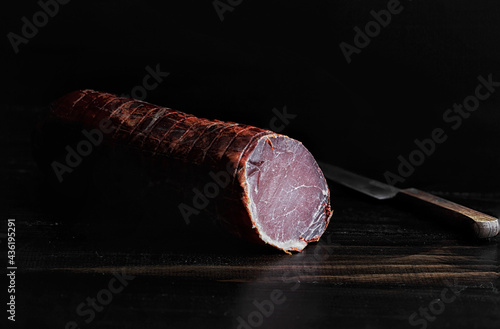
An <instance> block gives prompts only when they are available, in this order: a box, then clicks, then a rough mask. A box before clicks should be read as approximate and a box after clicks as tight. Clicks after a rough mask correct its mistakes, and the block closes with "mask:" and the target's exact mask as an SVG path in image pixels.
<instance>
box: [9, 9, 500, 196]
mask: <svg viewBox="0 0 500 329" xmlns="http://www.w3.org/2000/svg"><path fill="white" fill-rule="evenodd" d="M6 6H7V7H6V8H8V9H6V10H3V11H2V25H3V26H4V29H5V30H4V31H7V32H14V33H18V34H20V31H21V27H22V22H21V17H23V16H26V17H28V18H29V19H30V20H31V17H32V15H33V14H34V13H35V12H36V11H38V10H39V6H38V5H37V4H36V2H35V1H23V2H15V3H9V4H8V5H6ZM401 6H403V10H402V12H401V13H400V14H397V15H393V17H392V20H391V22H390V24H389V26H388V27H386V28H383V29H382V30H381V32H380V34H379V35H378V36H376V37H374V38H373V40H372V41H371V42H370V44H369V45H368V46H367V47H366V48H364V49H362V50H361V53H360V54H359V55H357V54H354V55H353V56H352V62H351V63H350V64H348V63H347V61H346V60H345V58H344V56H343V54H342V52H341V50H340V47H339V44H340V42H342V41H344V42H347V43H349V44H353V38H354V35H355V32H354V30H353V28H354V27H355V26H359V27H360V28H364V26H365V24H366V23H367V22H369V21H370V20H373V18H372V16H371V15H370V11H371V10H375V11H379V10H382V9H385V8H386V7H387V1H335V2H333V1H315V2H312V3H305V2H302V1H266V2H256V1H242V2H241V4H239V5H237V6H236V7H234V10H233V11H232V12H231V11H226V12H225V13H224V21H222V22H221V20H220V19H219V17H218V15H217V12H216V10H215V9H214V6H213V4H212V2H210V1H204V2H201V1H200V2H194V3H193V2H191V1H164V2H162V4H161V5H159V4H158V3H155V2H151V1H96V2H94V1H86V2H85V3H81V2H78V1H71V2H69V3H68V4H67V5H63V6H61V7H60V8H59V13H58V14H57V15H56V16H55V17H54V18H51V19H50V20H49V23H48V24H47V25H46V26H45V27H42V28H40V29H39V33H38V34H37V35H36V36H35V37H34V38H32V39H31V40H30V41H29V43H28V44H26V45H25V44H22V45H20V51H19V53H18V54H17V55H15V54H14V52H13V50H12V47H11V46H10V44H9V41H8V39H7V38H6V37H4V42H2V70H3V72H4V74H2V75H3V81H4V82H5V84H4V87H3V88H2V93H5V96H4V97H2V103H4V105H3V106H4V107H6V110H5V111H6V112H12V115H20V112H23V114H24V115H26V116H29V113H28V112H29V111H30V110H32V109H34V108H36V107H40V106H44V105H47V104H48V103H49V102H51V101H52V100H54V99H56V98H58V97H60V96H62V95H64V94H65V93H67V92H70V91H73V90H76V89H85V88H90V89H95V90H102V91H107V92H112V93H117V94H121V93H128V94H130V91H131V89H132V87H134V86H136V85H138V84H141V82H142V77H143V76H144V75H145V74H146V72H145V70H144V68H145V67H146V66H147V65H149V66H151V67H155V65H156V64H159V65H160V68H161V70H162V71H167V72H170V76H169V77H168V78H166V79H165V80H164V81H163V82H162V83H161V84H160V86H159V87H158V88H156V89H155V90H153V91H151V92H149V93H148V95H147V99H146V100H147V101H150V102H152V103H155V104H160V105H164V106H169V107H172V108H175V109H178V110H181V111H184V112H188V113H193V114H196V115H198V116H202V117H208V118H218V119H222V120H231V121H237V122H242V123H247V124H252V125H257V126H261V127H264V126H268V125H269V121H270V119H271V118H272V117H273V116H274V114H273V112H272V109H273V108H274V107H276V108H278V109H280V110H281V109H282V107H283V106H287V109H288V112H289V113H293V114H297V117H296V119H295V120H292V122H291V123H290V124H289V125H288V126H287V127H286V129H285V130H284V131H283V133H285V134H288V135H290V136H291V137H294V138H296V139H299V140H301V141H303V142H304V143H305V145H306V146H307V147H308V148H309V149H310V150H311V151H312V152H313V154H314V155H315V156H316V157H317V158H319V159H323V160H327V161H329V162H332V163H336V164H338V165H342V166H345V167H347V168H351V169H352V170H356V171H358V172H361V173H365V174H367V175H370V176H372V177H374V178H378V179H383V173H384V172H385V171H386V170H389V171H392V172H394V173H396V172H397V165H398V163H399V161H398V160H397V157H398V155H403V156H404V157H406V158H407V156H408V154H409V153H410V152H411V151H412V150H413V149H415V145H414V144H413V140H414V139H415V138H419V139H423V138H427V137H429V136H430V134H431V131H432V130H433V129H434V128H436V127H443V128H444V129H445V130H446V131H447V133H448V135H449V138H448V140H447V141H446V142H445V143H444V144H442V145H440V146H439V147H438V148H437V150H436V152H435V153H434V154H433V155H432V156H430V157H428V158H427V159H426V161H425V162H424V164H423V165H422V166H420V167H418V168H416V170H415V173H414V175H412V176H411V177H410V178H409V179H408V180H407V181H406V182H405V184H403V185H402V186H417V187H422V188H425V187H428V186H434V185H435V184H445V185H446V186H448V187H450V188H455V189H460V190H464V191H479V190H484V189H490V190H491V189H495V188H497V187H498V182H499V178H500V176H499V175H500V174H499V172H500V171H499V170H497V168H498V167H499V161H500V156H498V155H497V150H498V148H497V147H496V146H497V139H498V136H499V132H498V129H496V123H497V122H498V120H499V118H500V112H499V111H498V104H499V96H498V95H497V94H496V93H494V94H493V95H492V97H490V98H489V99H488V100H487V101H484V102H481V104H480V107H479V109H478V110H477V111H476V112H474V113H473V115H472V116H471V117H470V118H469V119H467V120H465V121H464V122H463V124H462V126H461V127H460V128H459V129H458V130H457V131H451V129H449V124H445V123H443V120H442V114H443V113H444V112H445V111H446V109H448V108H451V107H452V105H453V103H456V102H460V103H461V102H462V101H463V99H464V97H466V96H468V95H471V94H473V92H474V89H475V86H476V85H477V83H478V81H477V76H479V75H483V76H484V77H486V76H487V75H488V74H490V73H492V74H493V80H495V79H496V81H497V80H500V72H499V67H500V66H499V62H498V56H499V55H500V43H499V42H498V39H499V37H500V32H499V31H500V28H499V27H500V23H498V19H497V14H498V9H499V6H498V5H497V4H496V2H495V1H480V2H467V1H413V2H410V1H403V2H401ZM7 32H4V33H3V35H6V33H7ZM26 111H28V112H26ZM13 137H14V136H7V137H6V138H7V139H13ZM4 141H5V139H4ZM440 187H441V188H443V186H440Z"/></svg>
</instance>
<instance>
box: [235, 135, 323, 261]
mask: <svg viewBox="0 0 500 329" xmlns="http://www.w3.org/2000/svg"><path fill="white" fill-rule="evenodd" d="M249 153H250V154H249V156H248V158H247V160H246V163H245V164H244V166H242V167H243V170H242V172H241V173H240V175H239V180H240V184H241V186H242V187H243V189H244V193H245V197H244V198H243V199H244V200H245V201H246V204H245V206H246V211H247V212H248V214H249V217H250V220H251V222H252V228H253V229H254V231H255V232H256V233H257V234H258V236H259V238H260V239H261V240H262V241H263V242H264V243H266V244H269V245H272V246H274V247H276V248H278V249H281V250H284V251H302V250H303V249H304V248H305V247H306V246H307V243H308V242H311V241H317V240H319V238H320V237H321V235H322V234H323V232H324V231H325V229H326V227H327V226H328V223H329V221H330V218H331V215H332V211H331V208H330V192H329V189H328V185H327V182H326V180H325V178H324V176H323V173H322V172H321V170H320V168H319V166H318V164H317V163H316V161H315V160H314V157H313V156H312V155H311V153H310V152H309V151H308V150H307V149H306V148H305V147H304V145H303V144H302V143H300V142H299V141H297V140H294V139H292V138H289V137H287V136H284V135H279V134H269V135H265V136H261V137H260V138H259V139H258V140H257V141H256V142H255V146H254V148H253V149H252V150H251V152H249Z"/></svg>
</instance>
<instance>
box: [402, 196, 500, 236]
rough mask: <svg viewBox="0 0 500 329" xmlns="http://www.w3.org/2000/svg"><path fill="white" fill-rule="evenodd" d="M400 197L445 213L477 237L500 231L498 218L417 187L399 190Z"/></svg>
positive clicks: (453, 221) (448, 217) (441, 213)
mask: <svg viewBox="0 0 500 329" xmlns="http://www.w3.org/2000/svg"><path fill="white" fill-rule="evenodd" d="M397 196H398V198H400V199H404V200H406V201H410V202H411V203H414V204H415V205H418V206H422V207H423V209H424V210H425V209H429V208H431V210H434V211H437V212H439V214H440V215H444V218H445V219H450V220H451V222H452V223H453V224H459V225H464V226H467V227H468V228H469V229H471V228H472V229H473V230H474V234H475V236H476V237H478V238H481V239H486V238H492V237H494V236H496V235H497V234H498V233H499V231H500V224H499V222H498V218H495V217H492V216H490V215H486V214H483V213H481V212H479V211H476V210H473V209H470V208H467V207H464V206H462V205H459V204H456V203H454V202H451V201H449V200H446V199H443V198H440V197H438V196H435V195H432V194H430V193H426V192H423V191H420V190H417V189H415V188H408V189H404V190H400V191H399V192H398V195H397Z"/></svg>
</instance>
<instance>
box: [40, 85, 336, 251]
mask: <svg viewBox="0 0 500 329" xmlns="http://www.w3.org/2000/svg"><path fill="white" fill-rule="evenodd" d="M54 123H56V124H57V125H59V126H72V125H78V126H79V127H82V128H84V129H86V130H84V134H87V135H88V136H89V138H90V137H92V132H93V133H94V136H93V138H94V140H98V141H101V140H102V143H103V144H105V145H107V146H108V147H112V148H114V147H121V148H125V149H127V150H130V152H135V153H136V154H139V155H140V157H141V158H142V159H143V161H144V162H145V163H147V168H148V169H147V170H148V173H149V176H150V177H151V180H152V181H156V182H158V181H162V182H166V183H167V184H168V185H169V186H172V188H177V189H179V190H181V191H184V192H186V193H187V195H189V198H188V199H187V201H186V202H183V203H181V204H179V206H178V209H167V210H166V211H167V212H172V211H176V212H177V211H179V212H180V214H181V215H182V216H183V218H184V219H185V221H186V223H189V222H190V220H191V218H193V216H196V215H197V214H198V213H199V212H200V210H203V209H204V208H206V209H210V212H212V213H213V216H214V217H215V218H216V219H218V220H220V223H221V224H222V226H223V227H225V228H226V229H227V230H229V232H231V233H233V234H235V235H237V236H239V237H241V238H244V239H247V240H250V241H252V242H256V243H259V244H269V245H271V246H274V247H276V248H278V249H281V250H283V251H286V252H288V251H292V250H294V251H301V250H303V249H304V247H305V246H306V245H307V243H308V242H311V241H317V240H319V238H320V237H321V235H322V234H323V232H324V231H325V229H326V227H327V225H328V223H329V221H330V217H331V214H332V210H331V208H330V192H329V190H328V186H327V183H326V181H325V178H324V176H323V173H322V172H321V170H320V168H319V166H318V164H317V163H316V161H315V160H314V158H313V156H312V155H311V153H310V152H309V151H308V150H307V149H306V148H305V147H304V146H303V145H302V143H300V142H299V141H297V140H294V139H292V138H289V137H287V136H284V135H280V134H276V133H274V132H272V131H269V130H264V129H260V128H256V127H253V126H249V125H244V124H238V123H233V122H223V121H219V120H208V119H202V118H197V117H195V116H193V115H190V114H186V113H183V112H179V111H175V110H172V109H169V108H165V107H160V106H156V105H153V104H149V103H147V102H144V101H139V100H135V99H130V98H125V97H118V96H115V95H112V94H108V93H103V92H98V91H93V90H82V91H76V92H72V93H70V94H68V95H66V96H64V97H62V98H60V99H59V100H57V101H55V102H54V103H53V104H52V106H51V108H50V110H49V113H48V115H47V117H46V118H45V120H44V122H43V124H41V126H42V127H41V128H40V127H39V129H41V130H44V129H45V130H46V129H50V127H51V125H52V126H53V125H54ZM44 127H45V128H44ZM47 127H49V128H47ZM97 129H100V130H99V131H102V134H101V135H100V136H99V134H96V133H95V132H96V130H97ZM101 136H102V138H100V137H101ZM82 149H83V148H82ZM51 166H52V169H53V170H54V172H56V174H58V175H61V174H62V172H63V169H62V168H65V166H64V164H60V163H55V162H52V163H51ZM64 174H66V175H71V173H70V172H69V171H68V173H64ZM208 204H210V206H208Z"/></svg>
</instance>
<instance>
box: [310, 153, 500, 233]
mask: <svg viewBox="0 0 500 329" xmlns="http://www.w3.org/2000/svg"><path fill="white" fill-rule="evenodd" d="M318 164H319V166H320V167H321V169H322V170H323V173H324V174H325V176H326V178H328V179H331V180H332V181H334V182H336V183H339V184H341V185H344V186H346V187H348V188H351V189H353V190H356V191H358V192H361V193H363V194H366V195H368V196H371V197H373V198H375V199H378V200H387V199H393V198H396V199H400V200H404V201H407V202H410V203H412V204H413V205H415V206H417V207H419V208H420V209H422V208H423V209H429V210H433V211H434V212H437V213H438V214H439V215H440V216H439V218H441V219H445V220H449V221H450V222H451V223H452V224H454V226H463V227H466V229H467V230H472V231H473V233H474V235H475V236H476V237H478V238H481V239H487V238H492V237H494V236H496V235H497V234H498V233H499V231H500V224H499V222H498V218H495V217H492V216H490V215H487V214H483V213H481V212H479V211H476V210H473V209H470V208H467V207H465V206H462V205H459V204H457V203H454V202H451V201H449V200H445V199H443V198H440V197H438V196H435V195H432V194H430V193H427V192H423V191H420V190H417V189H415V188H407V189H399V188H397V187H394V186H391V185H388V184H384V183H381V182H379V181H376V180H373V179H370V178H367V177H363V176H361V175H358V174H355V173H352V172H349V171H347V170H345V169H342V168H339V167H337V166H334V165H331V164H327V163H324V162H322V161H318Z"/></svg>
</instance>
